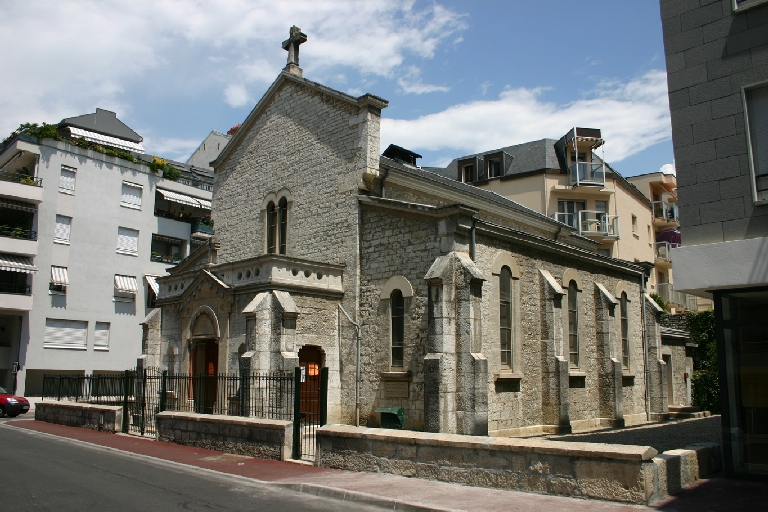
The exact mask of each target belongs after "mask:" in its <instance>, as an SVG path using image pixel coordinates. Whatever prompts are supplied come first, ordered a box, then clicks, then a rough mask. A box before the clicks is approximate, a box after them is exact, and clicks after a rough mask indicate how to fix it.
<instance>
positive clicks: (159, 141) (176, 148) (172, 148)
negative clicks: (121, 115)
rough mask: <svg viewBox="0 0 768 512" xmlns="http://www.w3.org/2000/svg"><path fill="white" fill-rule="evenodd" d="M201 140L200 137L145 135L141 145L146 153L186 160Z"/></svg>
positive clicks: (181, 160)
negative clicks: (183, 137) (181, 137)
mask: <svg viewBox="0 0 768 512" xmlns="http://www.w3.org/2000/svg"><path fill="white" fill-rule="evenodd" d="M201 142H202V139H180V138H173V137H159V138H154V137H151V136H145V137H144V141H143V142H142V145H143V146H144V149H145V150H146V153H147V154H150V155H161V156H163V157H165V158H169V159H171V160H175V161H177V162H186V161H187V159H188V158H189V156H190V155H191V154H192V152H193V151H195V150H196V149H197V147H198V146H199V145H200V143H201Z"/></svg>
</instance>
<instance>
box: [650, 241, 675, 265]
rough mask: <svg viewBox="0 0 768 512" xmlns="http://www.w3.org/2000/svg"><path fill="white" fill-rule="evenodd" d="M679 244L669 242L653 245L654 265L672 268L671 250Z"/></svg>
mask: <svg viewBox="0 0 768 512" xmlns="http://www.w3.org/2000/svg"><path fill="white" fill-rule="evenodd" d="M679 246H680V244H673V243H670V242H656V244H655V245H654V250H655V255H656V264H657V265H662V266H666V267H671V266H672V252H671V251H672V249H676V248H678V247H679Z"/></svg>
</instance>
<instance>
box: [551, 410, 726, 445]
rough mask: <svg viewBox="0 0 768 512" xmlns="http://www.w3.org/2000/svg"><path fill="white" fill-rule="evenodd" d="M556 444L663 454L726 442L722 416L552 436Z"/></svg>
mask: <svg viewBox="0 0 768 512" xmlns="http://www.w3.org/2000/svg"><path fill="white" fill-rule="evenodd" d="M547 439H550V440H552V441H578V442H582V443H607V444H632V445H640V446H653V447H654V448H656V450H657V451H658V452H659V453H661V452H665V451H667V450H675V449H679V448H685V447H686V446H688V445H691V444H695V443H717V444H721V443H722V429H721V426H720V416H719V415H718V416H710V417H708V418H696V419H692V420H679V421H670V422H668V423H661V424H659V423H653V424H645V425H638V426H634V427H628V428H624V429H617V430H601V431H599V432H584V433H579V434H568V435H556V436H548V437H547Z"/></svg>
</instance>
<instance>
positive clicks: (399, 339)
mask: <svg viewBox="0 0 768 512" xmlns="http://www.w3.org/2000/svg"><path fill="white" fill-rule="evenodd" d="M389 307H390V315H391V317H392V366H397V367H400V366H403V359H404V347H405V300H404V299H403V293H402V292H401V291H400V290H393V291H392V294H391V295H390V296H389Z"/></svg>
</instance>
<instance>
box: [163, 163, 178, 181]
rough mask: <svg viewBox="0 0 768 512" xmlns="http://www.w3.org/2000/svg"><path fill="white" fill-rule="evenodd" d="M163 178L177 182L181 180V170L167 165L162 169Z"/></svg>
mask: <svg viewBox="0 0 768 512" xmlns="http://www.w3.org/2000/svg"><path fill="white" fill-rule="evenodd" d="M163 178H165V179H167V180H171V181H177V180H178V179H179V178H181V170H180V169H177V168H176V167H174V166H172V165H171V164H167V165H166V167H165V169H163Z"/></svg>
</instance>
